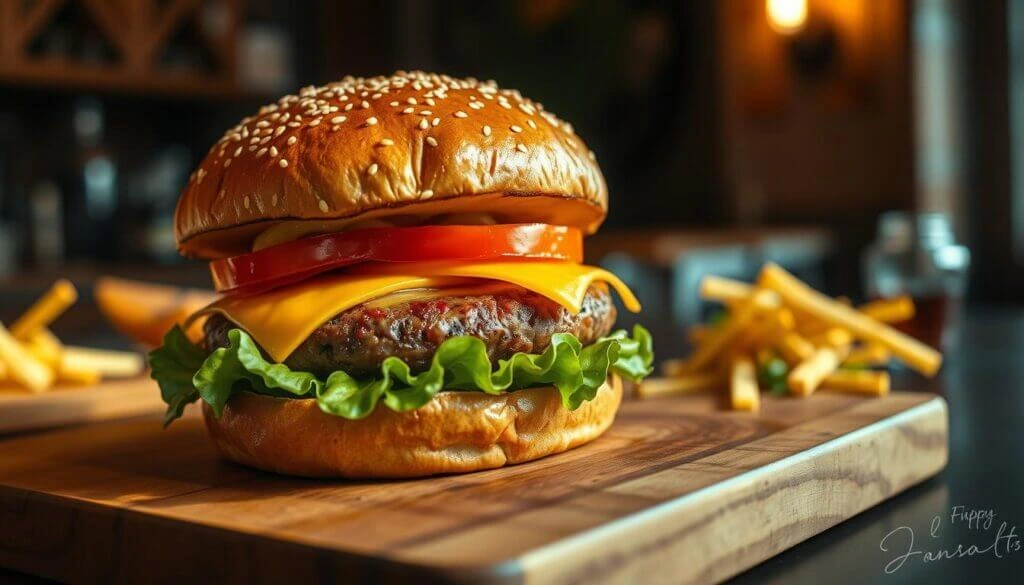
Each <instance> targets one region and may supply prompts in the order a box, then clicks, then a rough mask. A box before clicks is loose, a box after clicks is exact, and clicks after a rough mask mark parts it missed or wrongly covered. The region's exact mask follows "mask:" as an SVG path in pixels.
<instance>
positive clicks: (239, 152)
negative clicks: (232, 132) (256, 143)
mask: <svg viewBox="0 0 1024 585" xmlns="http://www.w3.org/2000/svg"><path fill="white" fill-rule="evenodd" d="M240 154H242V147H241V146H239V147H238V148H236V149H235V156H239V155H240Z"/></svg>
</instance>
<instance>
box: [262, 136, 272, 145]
mask: <svg viewBox="0 0 1024 585" xmlns="http://www.w3.org/2000/svg"><path fill="white" fill-rule="evenodd" d="M268 142H270V137H269V136H266V137H264V138H263V139H261V140H260V144H266V143H268Z"/></svg>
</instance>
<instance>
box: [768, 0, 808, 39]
mask: <svg viewBox="0 0 1024 585" xmlns="http://www.w3.org/2000/svg"><path fill="white" fill-rule="evenodd" d="M765 12H766V13H767V14H768V24H769V25H770V26H771V27H772V29H773V30H775V31H776V32H779V33H782V34H792V33H795V32H797V31H799V30H800V29H802V28H803V27H804V24H806V23H807V0H765Z"/></svg>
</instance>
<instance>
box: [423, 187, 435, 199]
mask: <svg viewBox="0 0 1024 585" xmlns="http://www.w3.org/2000/svg"><path fill="white" fill-rule="evenodd" d="M433 196H434V192H433V191H432V190H430V189H424V190H422V191H420V197H421V198H423V199H430V198H431V197H433Z"/></svg>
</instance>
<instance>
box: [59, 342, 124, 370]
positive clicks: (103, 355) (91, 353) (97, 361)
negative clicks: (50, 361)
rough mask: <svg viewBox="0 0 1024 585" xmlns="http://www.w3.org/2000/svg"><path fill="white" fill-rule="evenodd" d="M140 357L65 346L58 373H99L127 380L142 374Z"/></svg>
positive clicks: (121, 352)
mask: <svg viewBox="0 0 1024 585" xmlns="http://www.w3.org/2000/svg"><path fill="white" fill-rule="evenodd" d="M143 367H144V364H143V361H142V357H141V356H140V355H139V354H137V353H134V352H128V351H110V350H105V349H92V348H88V347H74V346H67V347H65V348H64V352H63V353H62V354H61V362H60V368H59V369H60V371H62V372H64V371H66V372H88V371H95V372H99V373H100V375H102V376H103V377H110V378H129V377H131V376H137V375H139V374H140V373H142V370H143Z"/></svg>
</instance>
